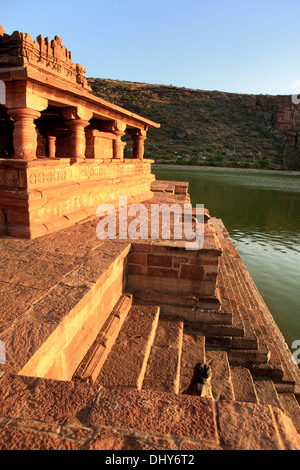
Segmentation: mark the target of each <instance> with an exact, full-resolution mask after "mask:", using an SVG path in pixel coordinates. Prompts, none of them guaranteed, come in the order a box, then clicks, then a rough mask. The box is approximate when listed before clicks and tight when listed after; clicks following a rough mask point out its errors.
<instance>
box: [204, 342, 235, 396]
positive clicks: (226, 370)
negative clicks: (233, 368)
mask: <svg viewBox="0 0 300 470" xmlns="http://www.w3.org/2000/svg"><path fill="white" fill-rule="evenodd" d="M205 355H206V361H205V362H206V364H208V365H209V366H210V367H211V371H212V378H211V387H212V395H213V398H214V400H216V401H217V400H234V399H235V395H234V390H233V386H232V381H231V372H230V366H229V362H228V356H227V352H226V351H222V350H210V349H206V351H205Z"/></svg>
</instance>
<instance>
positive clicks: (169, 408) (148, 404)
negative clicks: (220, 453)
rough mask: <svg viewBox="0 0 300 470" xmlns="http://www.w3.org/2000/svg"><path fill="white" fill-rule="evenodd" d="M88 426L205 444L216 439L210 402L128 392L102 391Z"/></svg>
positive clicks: (145, 392)
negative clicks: (137, 430)
mask: <svg viewBox="0 0 300 470" xmlns="http://www.w3.org/2000/svg"><path fill="white" fill-rule="evenodd" d="M91 424H92V425H94V426H97V425H110V426H113V427H117V428H120V429H135V428H138V429H139V430H140V431H142V432H153V433H157V434H162V435H166V436H180V437H184V436H190V437H192V438H195V439H199V440H204V441H206V442H215V441H216V439H217V434H216V427H215V416H214V410H213V406H212V402H211V401H210V400H209V399H202V400H199V399H198V398H196V397H180V396H176V395H172V394H166V395H162V394H159V393H155V392H147V391H139V392H138V395H136V392H135V391H133V390H129V389H103V390H102V391H101V392H100V395H99V399H98V401H97V404H96V406H95V409H94V412H93V415H92V419H91Z"/></svg>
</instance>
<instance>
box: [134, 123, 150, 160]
mask: <svg viewBox="0 0 300 470" xmlns="http://www.w3.org/2000/svg"><path fill="white" fill-rule="evenodd" d="M131 137H132V140H133V148H132V158H137V159H139V160H142V159H143V157H144V141H145V139H146V138H147V136H146V131H143V130H140V131H136V132H131Z"/></svg>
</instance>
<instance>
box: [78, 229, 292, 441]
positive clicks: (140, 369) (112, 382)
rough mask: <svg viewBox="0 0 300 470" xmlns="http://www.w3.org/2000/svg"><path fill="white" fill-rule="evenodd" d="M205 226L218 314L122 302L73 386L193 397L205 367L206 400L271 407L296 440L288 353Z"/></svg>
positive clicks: (229, 248)
mask: <svg viewBox="0 0 300 470" xmlns="http://www.w3.org/2000/svg"><path fill="white" fill-rule="evenodd" d="M212 223H214V225H215V227H216V229H217V230H218V232H219V233H218V235H219V238H220V241H221V245H222V250H223V254H222V257H221V265H220V271H219V275H218V293H219V294H218V295H219V298H220V304H221V305H220V307H219V308H218V309H216V310H212V309H207V310H205V309H203V308H201V307H200V305H198V306H197V305H196V306H194V307H191V309H192V310H193V315H191V316H190V317H189V316H188V315H185V317H184V318H182V317H180V314H179V311H180V309H178V305H174V311H172V305H170V304H169V303H168V304H167V305H164V304H163V303H161V302H160V301H158V299H157V303H158V304H159V305H155V303H154V302H153V298H152V300H151V302H150V301H148V303H146V302H145V303H142V301H141V297H138V298H137V299H134V298H133V296H132V295H131V294H123V295H122V296H121V297H120V300H119V302H118V303H117V305H116V306H115V308H114V310H113V311H112V313H111V315H110V317H109V318H108V319H107V321H106V323H105V324H104V326H103V328H102V329H101V331H100V332H99V334H98V336H97V338H96V340H95V342H94V344H93V345H92V346H91V348H90V350H89V351H88V352H87V354H86V356H85V358H84V359H83V360H82V362H81V364H80V365H79V366H78V368H77V370H76V372H75V373H74V376H73V380H75V381H87V382H93V383H96V385H103V386H108V387H110V386H111V387H130V388H135V389H137V390H142V389H143V390H153V391H158V392H167V393H172V394H180V395H198V392H197V386H196V383H197V382H196V379H197V378H196V375H195V366H196V365H197V364H199V363H201V364H207V365H209V366H210V368H211V371H212V377H211V382H210V388H209V392H207V393H206V394H207V395H208V396H210V397H211V398H212V399H213V400H215V401H218V400H229V401H233V400H235V401H239V402H249V403H261V404H264V405H271V406H274V407H277V408H279V409H281V410H282V411H283V412H284V413H285V414H286V415H287V416H289V417H290V418H291V420H292V421H293V423H294V425H295V427H296V429H297V430H298V432H300V406H299V403H298V400H297V397H298V396H299V395H298V387H299V383H298V381H299V373H298V369H294V368H293V364H292V362H291V360H290V352H289V351H285V350H284V348H282V347H280V348H277V347H276V345H277V344H280V345H282V344H283V342H282V339H281V338H279V335H280V332H279V330H278V328H277V326H276V325H275V323H274V321H273V319H272V317H271V315H270V312H269V311H268V309H267V307H266V306H265V304H264V301H263V299H262V298H261V297H260V294H259V292H258V291H257V288H256V286H255V284H254V283H253V281H252V279H251V278H250V275H249V273H248V271H247V270H246V268H245V266H244V265H243V263H242V262H241V260H240V258H239V255H238V254H237V252H236V251H235V248H234V247H233V245H232V243H231V242H230V243H229V237H228V234H227V232H226V230H225V228H224V227H223V226H222V225H218V223H219V222H218V221H217V220H214V221H212ZM227 240H228V243H227ZM185 310H186V309H185ZM185 313H186V312H185ZM189 318H190V319H189ZM284 344H285V343H284ZM295 367H296V366H295Z"/></svg>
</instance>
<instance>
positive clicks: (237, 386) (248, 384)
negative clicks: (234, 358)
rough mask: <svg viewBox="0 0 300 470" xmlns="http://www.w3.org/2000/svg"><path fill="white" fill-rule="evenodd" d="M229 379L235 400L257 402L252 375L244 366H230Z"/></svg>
mask: <svg viewBox="0 0 300 470" xmlns="http://www.w3.org/2000/svg"><path fill="white" fill-rule="evenodd" d="M230 370H231V381H232V386H233V390H234V395H235V399H236V400H237V401H245V402H249V403H258V398H257V394H256V389H255V385H254V382H253V378H252V375H251V373H250V371H249V369H247V368H246V367H241V366H237V367H235V366H231V368H230Z"/></svg>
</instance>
